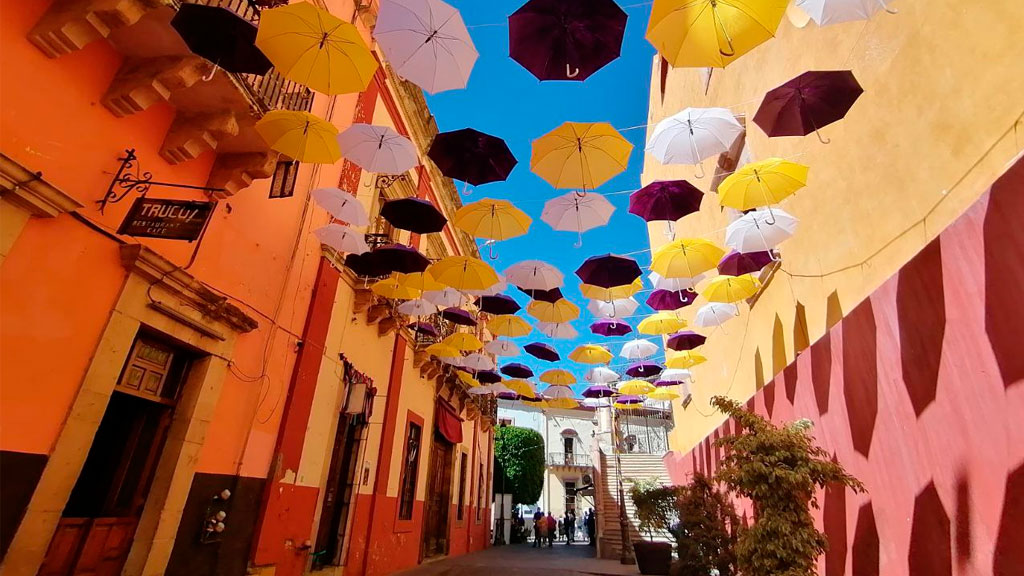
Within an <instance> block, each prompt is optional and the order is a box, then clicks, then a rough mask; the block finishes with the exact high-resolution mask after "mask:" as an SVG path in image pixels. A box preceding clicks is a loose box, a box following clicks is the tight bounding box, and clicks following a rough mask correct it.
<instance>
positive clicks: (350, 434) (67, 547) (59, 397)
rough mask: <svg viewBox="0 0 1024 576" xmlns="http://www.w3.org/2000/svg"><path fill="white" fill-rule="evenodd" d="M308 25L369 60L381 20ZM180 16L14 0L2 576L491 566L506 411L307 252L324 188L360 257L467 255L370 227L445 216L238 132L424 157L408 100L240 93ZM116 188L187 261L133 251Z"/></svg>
mask: <svg viewBox="0 0 1024 576" xmlns="http://www.w3.org/2000/svg"><path fill="white" fill-rule="evenodd" d="M203 3H208V4H220V5H223V6H225V7H228V8H231V9H233V10H236V11H238V12H239V13H240V14H242V15H243V16H245V17H247V18H250V19H252V20H254V21H255V20H257V19H258V14H259V12H258V9H257V8H255V7H254V6H253V5H252V3H247V2H239V1H235V0H203ZM316 3H317V4H319V5H321V6H322V7H325V8H327V9H329V10H330V11H331V12H332V13H334V14H336V15H338V16H339V17H341V18H342V19H344V20H346V21H351V22H353V23H355V24H356V25H357V27H358V28H359V29H360V30H361V31H362V33H363V34H364V38H365V39H366V40H367V42H368V44H369V43H370V42H371V39H370V33H369V31H370V29H371V27H372V23H373V19H374V17H375V10H376V8H375V3H369V4H368V3H366V2H352V1H351V0H338V1H328V2H323V1H317V2H316ZM357 5H358V7H357ZM176 6H177V3H176V2H171V3H164V2H154V1H151V0H121V1H116V2H114V1H109V0H53V1H49V2H47V1H44V2H31V3H21V2H11V1H7V0H5V1H4V3H3V7H4V10H3V18H2V19H0V30H2V37H0V43H2V44H0V46H2V49H0V53H2V54H3V56H2V57H3V67H2V72H0V73H2V78H0V186H2V197H0V307H2V316H0V328H2V330H0V488H2V493H0V555H2V559H0V573H3V574H37V573H38V574H47V575H58V574H60V575H63V574H81V573H90V574H146V575H149V574H210V575H213V574H218V575H220V574H245V573H247V571H249V572H254V573H262V574H278V575H280V574H304V573H307V572H312V571H317V572H318V573H327V574H342V573H344V574H367V575H369V574H388V573H392V572H395V571H397V570H400V569H402V568H407V567H410V566H414V565H416V564H417V563H418V562H420V561H422V559H423V558H425V557H429V556H434V555H441V554H450V555H454V554H460V553H465V552H467V551H471V550H477V549H480V548H482V547H484V546H486V545H487V544H488V541H489V530H490V519H489V508H490V501H491V494H490V487H491V473H492V470H491V462H492V459H493V455H492V451H491V447H492V439H493V438H492V433H491V429H492V426H493V422H494V418H495V416H494V413H495V407H494V406H493V405H492V404H487V403H485V402H481V401H479V400H476V399H471V398H470V397H469V396H468V395H467V394H466V392H465V389H464V387H463V385H462V384H460V383H459V382H458V381H457V379H453V378H451V377H450V375H449V374H447V373H445V372H444V371H443V370H442V369H441V367H440V365H438V364H436V363H435V362H433V361H430V360H429V359H428V358H427V356H426V355H425V354H424V353H423V352H422V348H423V345H424V344H425V342H423V341H422V340H417V339H416V338H415V337H413V336H412V335H411V334H410V333H408V331H407V330H405V329H404V328H403V322H402V321H401V320H400V319H398V318H395V317H393V316H392V315H393V312H392V310H393V307H392V306H390V305H388V304H387V303H385V302H379V301H376V300H375V297H374V296H373V295H372V293H371V292H370V291H369V290H367V283H366V282H365V281H364V280H363V279H360V278H357V277H355V276H354V275H353V274H352V273H351V272H350V271H349V270H348V269H346V268H345V267H344V265H343V259H342V258H341V257H340V256H339V255H338V254H336V253H334V252H333V251H331V250H330V249H328V248H326V247H322V246H321V245H320V243H319V242H318V241H317V240H316V239H315V237H313V236H312V235H311V234H310V231H311V230H313V229H315V228H318V227H320V226H323V225H325V224H326V223H328V222H329V215H328V214H327V213H326V212H324V211H323V210H321V209H320V208H319V207H317V206H316V204H314V203H313V202H312V201H311V199H310V192H311V191H312V190H313V189H316V188H321V187H330V186H338V187H340V188H342V189H345V190H347V191H349V192H351V193H353V194H354V195H356V197H357V198H358V199H359V200H360V202H362V203H363V204H364V206H365V207H366V208H367V211H368V213H369V214H370V215H371V224H370V226H369V227H368V229H367V230H366V232H367V234H368V239H369V240H371V241H372V242H388V241H397V242H402V243H406V244H412V245H415V246H417V247H418V248H419V249H420V250H421V251H422V252H423V253H424V254H425V255H427V256H428V257H429V258H433V259H437V258H442V257H444V256H446V255H454V254H467V255H473V254H475V253H476V247H475V245H474V244H473V242H472V240H471V239H470V238H468V237H466V236H464V235H462V234H461V233H455V232H453V231H449V230H446V231H445V232H443V233H442V234H436V235H430V236H424V237H416V236H410V235H408V234H407V233H400V232H399V231H396V230H391V229H390V228H389V227H387V226H385V225H383V224H382V223H381V222H380V219H379V218H378V217H377V215H378V213H379V210H380V206H381V204H382V202H383V201H384V200H386V199H392V198H398V197H405V196H418V197H422V198H426V199H429V200H430V201H432V202H433V203H434V204H435V205H436V206H437V207H438V208H439V209H440V210H441V211H442V212H444V213H445V214H446V215H448V216H449V217H450V216H451V215H452V214H453V213H454V211H455V210H456V209H457V208H458V207H459V206H460V205H461V202H460V199H459V196H458V193H457V192H456V190H455V188H454V186H453V185H452V183H451V181H450V180H447V179H446V178H444V177H443V176H442V175H441V174H440V173H439V172H438V171H437V169H436V168H435V167H434V166H433V165H432V164H430V163H429V162H428V163H427V164H426V165H424V166H421V167H418V168H417V169H416V170H414V171H411V172H410V173H407V174H405V175H402V176H401V177H398V178H383V177H377V176H376V175H374V174H367V173H363V172H362V171H361V170H359V168H358V167H356V166H354V165H352V164H350V163H347V162H339V163H338V164H336V165H307V164H296V163H293V162H290V161H289V160H288V159H287V158H282V157H280V156H279V155H278V154H277V153H276V152H273V151H271V150H269V149H268V148H267V147H266V144H265V143H263V141H262V140H261V139H260V138H259V137H258V135H257V134H256V133H255V130H254V129H253V126H254V124H255V122H256V121H257V120H259V118H260V117H262V115H263V114H265V113H266V112H267V111H270V110H274V109H282V108H283V109H292V110H309V111H311V112H313V113H314V114H317V115H318V116H320V117H322V118H326V119H328V120H329V121H330V122H332V123H333V124H335V125H336V126H338V127H339V129H344V128H345V127H347V126H348V125H350V124H351V123H353V122H368V123H373V124H384V125H389V126H392V127H394V128H395V129H396V130H398V131H399V132H401V133H403V134H405V135H407V136H408V137H409V138H410V139H412V140H413V142H414V143H415V144H416V145H417V148H418V149H419V150H420V151H421V152H422V153H423V157H424V158H425V150H426V148H427V146H429V143H430V141H431V139H432V138H433V135H434V133H436V125H435V124H434V123H433V119H432V117H431V116H430V113H429V110H428V109H427V107H426V104H425V101H424V99H423V95H422V93H421V92H420V91H419V89H417V88H415V87H413V86H411V85H409V84H407V83H405V82H404V81H402V80H399V79H397V78H396V77H395V76H394V75H393V74H392V73H391V72H390V70H389V69H388V68H387V67H386V66H382V67H381V68H380V69H379V70H378V73H377V75H376V77H375V78H374V80H373V81H372V82H371V83H370V85H369V87H368V88H367V90H366V91H365V92H363V93H361V94H351V95H342V96H337V97H325V96H322V95H319V94H313V93H311V92H309V91H308V90H306V89H305V88H303V87H302V86H299V85H296V84H292V83H290V82H287V81H285V80H284V79H283V78H281V77H280V76H278V75H276V74H275V73H274V72H273V71H271V72H270V73H269V74H267V75H266V76H241V75H234V74H228V73H226V72H224V71H222V70H220V69H214V67H213V66H212V65H211V64H210V63H209V62H206V61H204V60H202V59H200V58H198V57H196V56H194V55H192V54H191V53H189V52H188V49H187V48H186V47H185V46H184V44H183V43H182V42H181V40H180V38H178V37H177V36H176V34H175V32H174V30H173V29H172V28H171V27H170V24H169V22H170V19H171V17H172V16H173V15H174V13H175V10H176ZM132 157H134V159H133V160H131V161H130V162H124V161H123V159H125V158H132ZM116 177H125V178H126V179H138V180H143V181H145V180H149V181H150V183H151V185H150V187H149V188H148V190H146V191H145V198H146V199H155V200H161V199H167V200H177V201H182V202H191V204H180V205H178V206H179V212H174V211H171V210H170V209H169V208H166V207H165V213H164V214H163V216H166V217H168V218H170V217H173V216H174V215H175V214H178V215H180V210H182V209H193V208H194V209H197V210H200V211H209V212H210V216H209V219H208V221H207V222H206V223H205V225H200V226H199V228H195V229H192V232H193V233H195V234H194V240H193V241H187V240H171V239H163V238H148V237H142V236H140V235H129V234H120V233H119V229H120V226H121V225H122V222H123V221H124V220H125V218H126V216H127V215H128V211H129V209H130V208H131V207H132V206H133V204H134V203H135V202H136V200H137V199H138V198H140V196H141V194H140V193H141V192H142V191H143V190H144V188H145V186H143V187H141V188H140V187H136V186H134V182H127V183H126V184H125V185H124V186H121V185H117V184H112V179H114V178H116ZM143 184H145V182H143ZM162 184H167V185H162ZM104 200H106V201H105V202H104ZM197 203H198V204H197ZM186 227H187V226H186ZM125 231H126V232H131V233H132V234H139V231H137V230H136V231H130V230H125ZM218 523H219V524H220V525H219V524H218Z"/></svg>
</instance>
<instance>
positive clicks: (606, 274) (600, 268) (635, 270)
mask: <svg viewBox="0 0 1024 576" xmlns="http://www.w3.org/2000/svg"><path fill="white" fill-rule="evenodd" d="M640 274H641V272H640V266H639V265H637V263H636V261H635V260H633V259H632V258H626V257H625V256H616V255H615V254H604V255H602V256H591V257H590V258H587V260H586V261H585V262H584V263H583V264H581V265H580V267H579V268H577V269H576V275H577V276H579V278H580V280H582V281H583V282H585V283H587V284H591V285H593V286H599V287H601V288H613V287H615V286H625V285H627V284H630V283H631V282H633V280H636V279H637V278H639V277H640Z"/></svg>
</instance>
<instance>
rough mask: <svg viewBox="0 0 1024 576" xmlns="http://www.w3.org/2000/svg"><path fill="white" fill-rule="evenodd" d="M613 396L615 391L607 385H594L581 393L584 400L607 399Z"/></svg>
mask: <svg viewBox="0 0 1024 576" xmlns="http://www.w3.org/2000/svg"><path fill="white" fill-rule="evenodd" d="M614 395H615V390H612V389H611V388H609V387H608V385H607V384H594V385H592V386H587V389H586V390H584V391H583V394H581V396H583V397H584V398H608V397H610V396H614Z"/></svg>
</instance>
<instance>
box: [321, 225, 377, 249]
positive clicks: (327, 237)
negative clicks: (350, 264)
mask: <svg viewBox="0 0 1024 576" xmlns="http://www.w3.org/2000/svg"><path fill="white" fill-rule="evenodd" d="M313 235H314V236H316V239H317V240H319V241H320V242H321V243H322V244H326V245H328V246H330V247H331V248H334V249H335V250H337V251H338V252H350V253H352V254H363V253H365V252H369V251H370V247H369V246H367V245H366V236H365V235H364V234H363V233H362V232H356V231H355V230H353V229H351V228H349V227H348V226H342V225H341V224H328V225H327V226H324V227H323V228H317V229H316V230H313Z"/></svg>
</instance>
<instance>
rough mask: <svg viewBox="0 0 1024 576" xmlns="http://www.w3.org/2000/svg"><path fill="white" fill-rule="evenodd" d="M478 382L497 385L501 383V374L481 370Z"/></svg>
mask: <svg viewBox="0 0 1024 576" xmlns="http://www.w3.org/2000/svg"><path fill="white" fill-rule="evenodd" d="M476 381H477V382H479V383H481V384H497V383H498V382H501V374H498V373H497V372H495V371H494V370H481V371H479V372H477V373H476Z"/></svg>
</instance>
